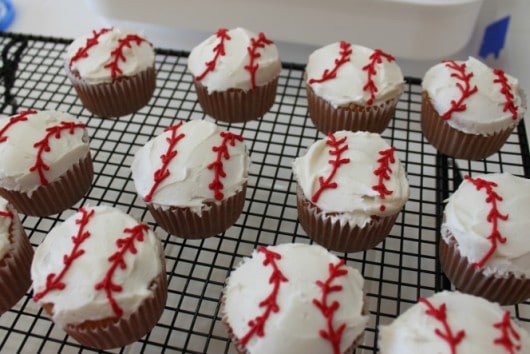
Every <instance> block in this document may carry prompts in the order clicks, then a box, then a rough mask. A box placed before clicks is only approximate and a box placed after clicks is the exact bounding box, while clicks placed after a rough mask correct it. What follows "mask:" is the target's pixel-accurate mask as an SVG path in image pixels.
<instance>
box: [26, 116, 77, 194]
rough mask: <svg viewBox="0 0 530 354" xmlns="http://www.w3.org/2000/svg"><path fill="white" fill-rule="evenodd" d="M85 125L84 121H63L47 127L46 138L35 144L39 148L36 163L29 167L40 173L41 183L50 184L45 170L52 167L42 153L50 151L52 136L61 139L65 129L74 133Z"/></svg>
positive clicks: (31, 170) (30, 169)
mask: <svg viewBox="0 0 530 354" xmlns="http://www.w3.org/2000/svg"><path fill="white" fill-rule="evenodd" d="M85 127H86V125H85V124H84V123H75V122H61V123H60V124H59V125H54V126H52V127H49V128H46V132H47V133H46V135H45V136H44V138H42V139H41V140H39V141H37V142H36V143H35V144H33V147H34V148H36V149H37V156H36V158H35V163H34V164H33V166H31V167H30V168H29V171H30V172H33V171H35V170H36V171H37V173H38V174H39V179H40V184H41V185H43V186H46V185H47V184H48V180H47V179H46V177H45V176H44V172H45V171H48V170H49V169H50V166H48V165H47V164H46V163H45V162H44V159H43V158H42V155H43V154H44V153H45V152H50V150H51V148H50V140H51V139H52V138H55V139H60V138H61V133H62V132H63V131H68V133H70V134H72V135H73V134H74V131H75V129H76V128H81V129H84V128H85Z"/></svg>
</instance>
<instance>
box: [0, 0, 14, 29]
mask: <svg viewBox="0 0 530 354" xmlns="http://www.w3.org/2000/svg"><path fill="white" fill-rule="evenodd" d="M14 19H15V8H14V7H13V3H12V2H11V0H0V31H5V30H7V29H8V28H9V26H10V25H11V23H12V22H13V20H14Z"/></svg>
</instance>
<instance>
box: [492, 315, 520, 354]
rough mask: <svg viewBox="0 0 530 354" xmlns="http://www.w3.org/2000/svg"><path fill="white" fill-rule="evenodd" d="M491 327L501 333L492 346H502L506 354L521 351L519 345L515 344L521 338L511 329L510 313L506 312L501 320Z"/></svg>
mask: <svg viewBox="0 0 530 354" xmlns="http://www.w3.org/2000/svg"><path fill="white" fill-rule="evenodd" d="M493 327H495V328H497V329H498V330H499V331H501V336H500V337H499V338H495V339H494V340H493V343H494V344H496V345H502V346H503V347H504V349H505V350H506V353H507V354H515V353H516V352H518V351H520V350H521V345H520V344H517V343H516V342H520V340H521V336H520V335H519V333H517V331H516V330H515V328H513V324H512V322H511V320H510V311H506V312H505V313H504V316H503V317H502V320H501V321H500V322H497V323H495V324H494V325H493Z"/></svg>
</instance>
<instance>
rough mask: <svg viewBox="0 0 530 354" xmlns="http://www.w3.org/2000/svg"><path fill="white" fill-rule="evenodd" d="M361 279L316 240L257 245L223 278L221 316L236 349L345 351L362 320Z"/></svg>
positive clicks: (250, 353) (358, 335) (355, 340)
mask: <svg viewBox="0 0 530 354" xmlns="http://www.w3.org/2000/svg"><path fill="white" fill-rule="evenodd" d="M363 283H364V279H363V277H362V276H361V274H360V273H359V272H358V271H357V270H356V269H354V268H351V267H349V266H347V265H346V264H345V262H344V260H341V259H339V258H338V257H336V256H335V255H333V254H331V253H329V252H327V251H326V250H325V249H324V248H322V247H320V246H318V245H304V244H283V245H278V246H269V247H263V246H261V247H259V248H257V250H255V251H254V252H253V253H252V256H251V257H250V258H245V259H243V261H242V262H241V263H240V264H239V265H238V266H237V267H236V269H235V270H234V271H232V273H231V274H230V276H229V278H228V279H227V281H226V286H225V288H224V291H223V295H222V299H221V303H222V309H221V311H222V320H223V322H224V323H225V324H226V325H227V327H228V331H229V336H230V337H231V338H232V341H233V342H234V344H235V346H236V348H237V350H238V352H239V353H246V354H260V353H305V354H313V353H314V354H325V353H330V354H337V353H338V354H341V353H350V352H352V350H353V349H354V348H355V347H356V346H357V345H358V344H359V343H360V341H361V339H362V334H363V332H364V329H365V327H366V324H367V322H368V316H367V314H366V308H367V306H366V303H365V296H364V295H363Z"/></svg>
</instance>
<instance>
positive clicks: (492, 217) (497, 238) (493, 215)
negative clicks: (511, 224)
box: [464, 176, 508, 268]
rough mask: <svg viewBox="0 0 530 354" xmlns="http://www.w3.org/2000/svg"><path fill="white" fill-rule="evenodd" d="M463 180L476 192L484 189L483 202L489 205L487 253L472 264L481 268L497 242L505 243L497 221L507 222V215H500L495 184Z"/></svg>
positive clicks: (495, 247)
mask: <svg viewBox="0 0 530 354" xmlns="http://www.w3.org/2000/svg"><path fill="white" fill-rule="evenodd" d="M464 178H465V179H466V180H468V181H469V182H471V183H473V184H474V185H475V187H476V188H477V191H480V190H481V189H484V190H485V191H486V199H485V202H486V203H488V204H491V209H490V211H489V213H488V215H487V216H486V220H487V221H488V222H489V223H490V224H491V232H490V234H489V236H488V237H487V238H488V240H490V243H491V246H490V249H489V250H488V252H487V253H486V254H485V255H484V256H483V257H482V258H481V259H480V260H479V261H478V262H475V263H473V266H474V267H477V268H481V267H483V266H484V264H485V263H486V262H487V261H488V259H489V258H490V257H491V256H492V255H493V253H495V250H496V249H497V242H500V243H506V237H503V236H502V235H501V233H500V231H499V221H506V220H508V214H506V215H504V214H501V212H500V211H499V209H498V206H497V202H501V201H502V197H501V196H499V195H498V194H497V192H495V191H494V187H497V184H496V183H495V182H491V181H486V180H483V179H482V178H471V177H470V176H465V177H464Z"/></svg>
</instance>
